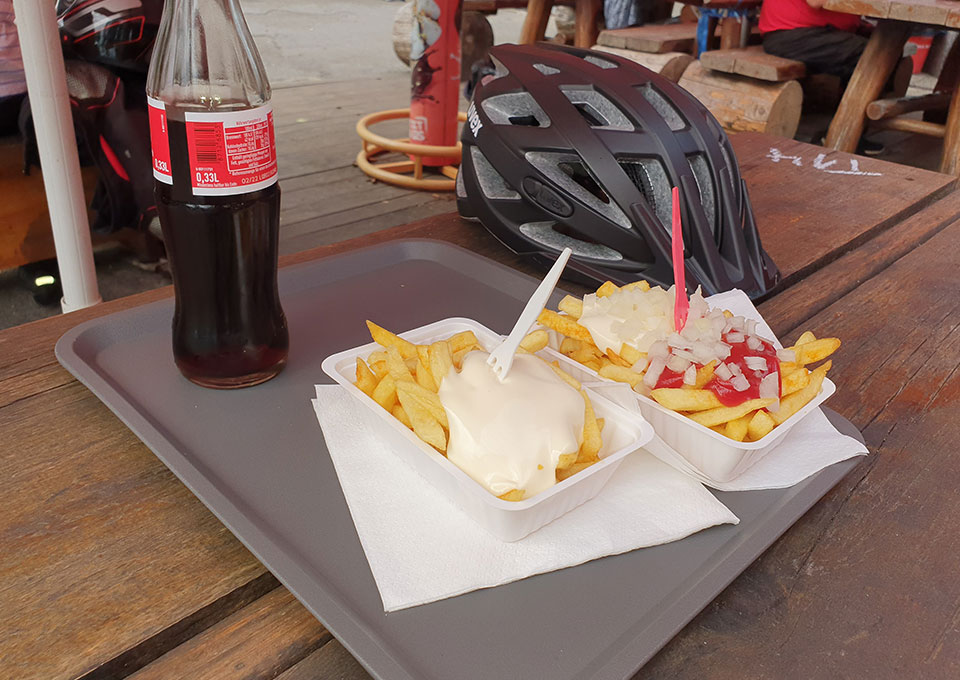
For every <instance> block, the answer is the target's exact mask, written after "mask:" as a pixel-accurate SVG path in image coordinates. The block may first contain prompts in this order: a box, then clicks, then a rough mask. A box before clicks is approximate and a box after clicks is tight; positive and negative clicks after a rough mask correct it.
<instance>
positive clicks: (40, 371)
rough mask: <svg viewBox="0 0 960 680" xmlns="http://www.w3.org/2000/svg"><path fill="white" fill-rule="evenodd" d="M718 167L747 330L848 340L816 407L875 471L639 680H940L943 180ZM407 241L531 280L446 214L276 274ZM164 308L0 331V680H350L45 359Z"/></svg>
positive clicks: (283, 601)
mask: <svg viewBox="0 0 960 680" xmlns="http://www.w3.org/2000/svg"><path fill="white" fill-rule="evenodd" d="M733 144H734V147H735V149H736V152H737V155H738V157H739V158H740V159H741V164H742V168H743V173H744V176H745V178H746V180H747V183H748V185H749V187H750V190H751V194H752V197H753V201H754V205H755V210H756V213H757V216H758V221H759V224H760V229H761V232H762V235H763V238H764V243H765V245H766V247H767V248H768V250H769V251H770V253H771V254H772V255H773V257H774V258H775V259H776V261H777V262H778V264H779V265H780V268H781V270H782V271H783V274H784V277H785V288H784V290H783V291H782V292H780V293H779V294H778V295H776V296H774V297H773V298H772V299H770V300H768V301H767V302H765V303H763V304H762V305H761V310H762V312H763V313H764V315H765V316H766V318H767V319H768V321H770V323H771V325H772V326H773V328H774V330H775V331H776V332H777V333H778V334H779V335H780V336H781V337H782V338H784V339H785V340H787V341H790V340H792V339H794V338H795V337H796V336H797V335H798V334H799V332H800V330H802V329H807V328H809V329H812V330H813V331H814V332H815V333H817V334H822V333H831V334H836V335H839V336H840V337H842V338H843V340H844V344H843V347H841V349H840V350H839V352H838V354H837V355H836V358H835V361H834V369H833V372H832V373H831V377H832V378H833V379H834V380H835V381H836V382H837V384H838V386H839V391H838V393H837V395H836V396H835V397H834V398H833V399H832V400H831V403H830V405H831V406H832V407H833V408H834V409H836V410H838V411H840V413H842V414H843V415H845V416H846V417H848V418H850V419H851V420H852V421H853V423H854V424H855V425H856V426H857V427H859V428H860V429H861V430H862V431H863V432H864V435H865V437H866V440H867V442H868V444H869V445H870V448H871V452H872V454H873V455H871V456H870V457H869V458H867V459H865V460H864V461H863V462H861V463H860V464H859V465H858V466H857V467H856V468H855V469H854V471H853V472H852V473H851V474H850V475H848V477H847V478H846V479H845V480H843V481H842V482H841V483H840V484H839V485H838V486H837V487H836V488H835V489H834V490H833V491H832V492H830V493H829V494H828V495H827V496H826V497H825V498H824V499H823V500H822V501H821V502H820V503H818V504H817V505H816V506H815V507H814V508H813V509H812V510H811V511H810V512H808V513H807V514H806V516H804V517H803V518H802V519H801V520H800V521H798V522H797V523H796V525H794V526H793V527H792V528H791V529H790V530H789V531H788V532H787V533H786V534H784V536H783V537H782V538H781V539H780V540H778V541H777V542H776V543H775V544H774V545H773V546H772V547H771V548H770V549H769V550H767V551H766V553H765V554H764V555H763V556H762V557H760V558H759V559H758V560H757V562H756V563H754V564H753V565H752V566H751V567H750V568H749V569H747V570H746V571H745V572H744V573H743V574H742V575H741V576H740V577H739V578H737V579H736V580H735V581H734V582H733V583H732V584H731V585H730V586H729V587H728V588H727V589H726V590H725V591H724V592H723V593H722V594H721V595H720V596H719V597H718V598H717V599H716V600H715V601H714V602H712V603H711V604H710V605H709V606H707V607H706V608H705V609H704V610H703V612H701V613H700V614H699V615H698V616H697V617H696V618H695V619H694V620H693V621H691V622H690V623H689V624H688V625H687V626H686V628H684V630H683V631H682V632H681V633H680V634H678V635H677V636H676V637H675V638H674V639H673V640H672V641H671V642H670V643H669V644H668V645H667V646H666V647H665V648H664V649H663V650H662V651H661V652H660V653H659V654H658V655H657V656H656V657H655V658H654V659H653V660H651V662H650V663H649V664H648V665H647V666H646V667H645V668H644V669H643V671H641V673H640V675H639V677H645V678H661V677H662V678H703V677H710V678H719V679H724V678H743V677H745V676H749V677H761V678H785V677H798V678H834V677H857V678H859V677H870V678H898V679H899V678H904V677H916V676H919V675H921V674H922V675H924V676H926V677H955V676H956V675H957V672H958V665H960V636H958V634H957V630H956V617H957V602H958V601H960V580H958V579H957V577H956V574H957V567H956V554H957V553H958V551H960V532H958V531H957V530H956V527H957V526H958V525H960V504H958V503H957V502H956V493H955V491H954V487H955V485H956V482H955V479H956V478H957V475H958V474H960V457H958V456H957V455H956V453H957V442H958V441H960V418H957V401H958V397H960V370H958V364H960V360H958V357H960V326H958V319H960V297H958V296H957V294H956V292H957V288H958V284H960V256H958V255H957V252H958V250H960V248H958V246H960V195H958V194H957V193H954V192H953V189H954V179H953V178H951V177H946V176H943V175H939V174H936V173H930V172H925V171H921V170H915V169H912V168H907V167H903V166H895V165H891V164H889V163H884V162H882V161H875V160H867V159H854V158H852V157H850V156H848V155H846V154H842V153H836V152H834V153H827V154H825V155H824V156H823V157H819V158H818V155H819V154H821V153H823V150H822V149H820V148H818V147H812V146H808V145H805V144H801V143H798V142H793V141H788V140H778V139H776V138H771V137H766V136H764V135H759V134H743V135H739V136H736V137H734V138H733ZM773 149H776V151H774V150H773ZM851 160H856V161H857V162H858V170H857V171H859V172H868V173H880V175H879V176H877V175H874V174H861V175H850V174H836V173H835V174H830V172H829V171H837V170H841V171H844V172H849V171H851ZM833 161H836V163H833ZM797 163H799V165H797ZM405 237H426V238H436V239H442V240H446V241H451V242H453V243H457V244H459V245H461V246H465V247H467V248H470V249H472V250H475V251H477V252H479V253H481V254H484V255H487V256H489V257H492V258H494V259H496V260H499V261H501V262H504V263H506V264H508V265H511V266H515V267H518V268H521V269H525V267H524V266H523V265H521V264H520V263H519V262H518V261H517V258H515V257H513V256H511V255H510V254H509V253H508V252H506V251H505V250H504V249H503V248H502V247H501V246H499V245H498V244H497V243H496V242H495V241H494V240H493V239H492V238H491V237H489V236H488V235H486V233H485V232H484V231H483V230H482V229H479V228H478V227H476V226H475V225H473V224H468V223H463V222H461V221H460V220H459V219H458V218H457V217H455V216H453V215H444V216H438V217H432V218H429V219H426V220H422V221H420V222H416V223H413V224H410V225H406V226H402V227H397V228H393V229H390V230H387V231H385V232H380V233H377V234H373V235H370V236H366V237H363V238H359V239H355V240H353V241H348V242H345V243H339V244H335V245H333V246H329V247H324V248H319V249H316V250H312V251H308V252H304V253H300V254H297V255H293V256H289V257H285V258H284V261H283V263H284V264H292V263H295V262H302V261H306V260H311V259H314V258H319V257H324V256H326V255H330V254H333V253H338V252H344V251H347V250H351V249H353V248H357V247H360V246H363V245H368V244H372V243H379V242H384V241H388V240H392V239H398V238H405ZM170 294H171V291H170V289H163V290H159V291H153V292H150V293H144V294H142V295H137V296H133V297H130V298H126V299H122V300H117V301H114V302H110V303H106V304H103V305H101V306H99V307H96V308H91V309H87V310H82V311H80V312H75V313H73V314H70V315H67V316H60V317H56V318H51V319H47V320H44V321H40V322H37V323H33V324H29V325H25V326H20V327H16V328H13V329H10V330H7V331H4V332H0V678H18V679H24V678H44V679H45V680H61V679H76V678H85V679H87V680H91V679H93V678H124V677H128V676H130V677H132V678H136V679H138V680H143V679H144V678H164V679H166V678H191V679H192V680H204V679H207V678H211V679H212V678H281V679H282V680H295V679H303V678H349V679H351V680H356V679H359V678H363V677H366V676H365V673H364V671H363V670H362V668H361V667H360V666H359V665H358V664H357V662H356V661H355V660H354V659H353V658H352V657H351V656H350V655H349V654H348V653H347V652H346V651H345V650H344V648H343V647H342V646H341V645H340V643H339V642H337V641H336V640H335V639H334V638H333V637H332V636H331V635H330V633H329V632H327V631H326V630H325V629H324V628H323V626H321V625H320V624H319V623H318V622H317V621H316V620H315V619H314V618H313V617H312V616H311V615H310V614H309V613H308V612H307V611H306V610H305V609H304V608H303V607H302V606H301V605H300V604H299V603H297V602H296V601H295V600H294V599H293V598H292V597H291V595H290V594H289V593H288V592H287V591H286V589H284V588H282V587H280V586H279V585H278V583H277V581H276V580H275V579H274V578H273V577H272V576H271V575H270V574H269V573H267V572H266V571H265V570H264V568H263V566H262V565H260V563H259V562H257V560H255V559H254V558H253V557H252V556H251V555H250V554H249V553H248V552H247V551H246V550H245V549H244V548H243V547H242V546H241V544H240V543H239V542H238V541H237V540H236V539H234V538H233V536H232V535H231V534H230V533H229V532H228V531H227V530H226V529H225V528H224V527H223V526H222V525H221V524H220V523H219V522H218V521H217V520H216V519H215V518H214V517H213V515H211V514H210V513H209V512H208V511H207V510H206V509H205V508H204V507H203V506H202V505H201V504H200V503H199V502H198V501H197V500H196V499H195V498H194V497H193V496H192V495H191V494H190V492H189V491H188V490H187V489H186V488H185V487H184V486H183V485H182V484H180V483H179V482H178V481H177V480H176V479H175V478H174V476H173V475H172V474H171V473H170V472H168V471H167V469H166V468H165V467H164V466H163V465H162V464H161V463H160V462H159V461H158V460H157V459H156V458H155V457H154V456H153V455H152V454H151V453H150V452H149V451H148V450H147V449H146V447H145V446H143V444H141V443H140V441H139V440H138V439H137V438H136V437H135V436H134V435H133V434H132V433H131V432H130V431H129V430H127V429H126V428H125V427H124V426H123V425H122V424H121V423H120V422H119V421H118V420H117V419H116V418H115V417H114V416H113V415H112V414H111V413H110V412H109V411H108V410H107V408H106V407H105V406H103V405H102V404H101V403H100V402H99V401H98V400H97V398H96V397H94V396H93V395H92V394H91V393H90V392H89V391H88V390H87V389H86V388H85V387H83V386H82V385H80V384H79V383H77V382H76V381H75V380H73V378H72V377H71V376H70V375H69V374H68V373H67V372H66V371H64V370H63V369H62V368H61V367H60V366H59V365H58V364H57V361H56V359H55V358H54V355H53V346H54V343H55V342H56V340H57V339H58V338H59V337H60V335H62V334H63V333H64V332H65V331H66V330H67V329H69V328H71V327H72V326H74V325H76V324H77V323H80V322H82V321H84V320H86V319H90V318H93V317H96V316H99V315H103V314H108V313H110V312H114V311H117V310H120V309H126V308H129V307H133V306H136V305H140V304H143V303H146V302H149V301H152V300H156V299H160V298H163V297H165V296H169V295H170ZM638 578H642V575H638Z"/></svg>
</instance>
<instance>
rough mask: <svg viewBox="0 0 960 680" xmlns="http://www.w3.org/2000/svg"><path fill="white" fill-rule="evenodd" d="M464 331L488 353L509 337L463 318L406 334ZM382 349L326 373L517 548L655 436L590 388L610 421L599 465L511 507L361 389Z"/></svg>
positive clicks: (357, 350) (435, 479) (426, 338)
mask: <svg viewBox="0 0 960 680" xmlns="http://www.w3.org/2000/svg"><path fill="white" fill-rule="evenodd" d="M461 331H473V332H474V333H475V334H476V336H477V340H479V342H480V344H481V345H483V347H484V348H485V349H488V350H489V349H492V348H493V347H495V346H496V345H497V344H498V343H500V342H501V341H502V340H503V336H501V335H499V334H497V333H495V332H493V331H492V330H490V329H489V328H487V327H486V326H483V325H482V324H480V323H478V322H476V321H473V320H472V319H464V318H451V319H444V320H442V321H437V322H435V323H432V324H429V325H427V326H422V327H420V328H416V329H413V330H410V331H407V332H406V333H400V334H399V335H400V337H402V338H404V339H405V340H409V341H410V342H412V343H415V344H421V345H422V344H427V343H431V342H436V341H438V340H445V339H447V338H449V337H450V336H452V335H455V334H456V333H460V332H461ZM378 349H382V348H381V347H380V345H378V344H377V343H375V342H371V343H368V344H366V345H362V346H360V347H354V348H352V349H348V350H344V351H342V352H338V353H337V354H334V355H332V356H329V357H327V358H326V359H324V361H323V364H322V368H323V371H324V373H326V374H327V375H329V376H330V377H331V378H333V379H334V380H335V381H336V382H337V383H339V384H340V385H342V386H343V387H344V388H345V389H346V390H347V391H348V392H349V393H350V394H351V395H352V396H353V397H354V398H356V399H357V401H358V404H359V405H362V406H363V407H365V408H369V409H371V410H373V411H374V412H375V413H377V414H378V415H379V416H380V419H381V421H382V423H383V427H382V429H381V432H382V435H383V437H384V438H385V439H387V440H389V441H390V444H391V448H392V449H393V451H394V452H395V453H396V454H397V455H398V456H399V457H400V458H401V459H403V460H404V461H406V462H407V464H408V465H410V466H411V467H412V468H413V469H414V470H416V471H417V472H418V473H419V474H420V475H421V476H422V477H423V478H424V479H426V480H427V481H428V482H430V483H431V484H432V485H433V486H434V487H435V488H436V489H437V490H438V491H440V493H442V494H443V495H444V496H446V497H447V498H448V499H449V500H450V502H452V503H453V504H455V505H456V506H458V507H459V508H460V509H461V510H463V512H464V513H465V514H467V515H468V516H469V517H470V518H472V519H473V520H474V521H475V522H477V523H478V524H480V525H481V526H483V527H484V528H485V529H487V531H489V532H490V533H491V534H493V535H494V536H496V537H497V538H499V539H501V540H503V541H517V540H519V539H521V538H523V537H524V536H527V535H529V534H531V533H533V532H534V531H536V530H537V529H539V528H540V527H542V526H544V525H546V524H549V523H550V522H552V521H553V520H555V519H557V518H558V517H560V516H561V515H564V514H566V513H567V512H570V511H571V510H573V509H574V508H576V507H577V506H579V505H581V504H583V503H585V502H586V501H588V500H590V499H591V498H593V497H594V496H596V495H597V494H598V493H600V490H601V489H602V488H603V486H604V485H605V484H606V483H607V481H608V480H609V479H610V478H611V476H613V474H614V472H615V471H616V469H617V467H619V465H620V463H622V462H623V460H624V458H626V456H628V455H629V454H631V453H633V452H634V451H637V450H638V449H640V448H641V447H643V446H644V445H645V444H647V443H648V442H649V441H650V440H651V438H652V437H653V428H652V427H651V426H650V424H649V423H647V422H646V420H644V419H643V417H642V416H641V415H640V414H636V413H631V412H630V411H628V410H627V409H624V408H623V407H621V406H618V405H617V404H615V403H614V402H612V401H610V400H609V399H607V398H605V397H603V396H601V395H598V394H596V393H595V392H593V391H592V390H590V389H589V388H588V389H587V392H588V394H589V395H590V401H591V403H592V404H593V407H594V411H595V412H596V414H597V417H600V418H604V421H605V422H604V428H603V447H602V448H601V450H600V461H599V462H597V463H594V464H593V465H591V466H590V467H588V468H586V469H585V470H582V471H581V472H578V473H577V474H575V475H573V476H571V477H569V478H567V479H565V480H564V481H562V482H560V483H559V484H557V485H556V486H553V487H551V488H549V489H547V490H546V491H542V492H541V493H539V494H537V495H536V496H534V497H532V498H528V499H525V500H522V501H518V502H511V501H504V500H501V499H499V498H497V497H496V496H494V495H493V494H491V493H490V492H489V491H487V490H486V489H485V488H483V487H482V486H481V485H480V484H478V483H477V482H476V481H474V480H473V479H472V478H471V477H470V476H469V475H467V474H466V473H465V472H463V470H461V469H460V468H459V467H457V466H456V465H454V464H453V463H451V462H450V461H449V460H447V458H446V457H445V456H443V455H442V454H440V453H439V452H437V451H436V450H435V449H434V448H433V447H432V446H430V445H429V444H427V443H425V442H423V441H422V440H421V439H420V438H419V437H417V435H415V434H414V433H413V432H412V431H411V430H409V429H408V428H407V427H406V426H405V425H404V424H403V423H401V422H400V421H399V420H397V419H396V418H394V417H393V416H392V415H390V414H389V413H387V412H386V411H385V410H384V409H383V407H381V406H380V405H379V404H377V403H376V402H375V401H374V400H373V399H371V398H370V397H368V396H367V395H366V394H364V393H363V392H362V391H361V390H360V389H359V388H357V387H356V386H355V385H354V382H355V380H356V361H357V357H361V358H362V359H364V360H365V359H366V358H367V357H368V356H369V355H370V353H371V352H374V351H376V350H378ZM540 354H541V355H542V358H545V359H547V360H549V361H553V360H557V361H559V362H561V366H564V368H565V369H566V370H567V371H568V372H570V371H573V370H576V368H577V366H578V364H576V362H574V361H572V360H570V359H568V358H567V357H565V356H563V355H561V354H559V353H558V352H555V351H553V350H551V349H545V350H543V351H542V352H540Z"/></svg>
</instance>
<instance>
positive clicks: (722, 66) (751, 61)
mask: <svg viewBox="0 0 960 680" xmlns="http://www.w3.org/2000/svg"><path fill="white" fill-rule="evenodd" d="M700 63H701V64H702V65H703V67H704V68H708V69H710V70H711V71H721V72H723V73H732V74H735V75H740V76H745V77H747V78H755V79H757V80H765V81H769V82H772V83H782V82H784V81H787V80H799V79H800V78H803V77H804V76H805V75H807V67H806V66H805V65H804V63H803V62H802V61H795V60H793V59H784V58H783V57H777V56H775V55H772V54H767V53H766V52H764V51H763V48H762V47H759V46H758V47H746V48H743V49H733V50H710V51H709V52H705V53H703V54H701V55H700Z"/></svg>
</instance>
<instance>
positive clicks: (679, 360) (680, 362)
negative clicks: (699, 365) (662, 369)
mask: <svg viewBox="0 0 960 680" xmlns="http://www.w3.org/2000/svg"><path fill="white" fill-rule="evenodd" d="M689 365H690V360H689V359H684V358H683V357H678V356H677V355H676V354H674V355H673V356H672V357H670V358H669V359H668V360H667V368H669V369H670V370H671V371H673V372H674V373H683V372H684V371H685V370H687V366H689Z"/></svg>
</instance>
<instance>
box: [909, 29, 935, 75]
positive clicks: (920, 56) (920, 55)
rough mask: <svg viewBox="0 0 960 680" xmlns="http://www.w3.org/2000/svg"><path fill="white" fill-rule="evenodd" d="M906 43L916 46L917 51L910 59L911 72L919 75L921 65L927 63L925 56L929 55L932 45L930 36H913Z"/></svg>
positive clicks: (921, 69)
mask: <svg viewBox="0 0 960 680" xmlns="http://www.w3.org/2000/svg"><path fill="white" fill-rule="evenodd" d="M907 42H909V43H912V44H914V45H916V46H917V51H916V53H915V54H913V55H912V56H911V57H910V58H911V59H913V72H914V73H920V72H922V71H923V65H924V64H925V63H926V61H927V55H929V54H930V45H932V44H933V36H932V35H915V36H913V37H912V38H910V39H909V40H908V41H907Z"/></svg>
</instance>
